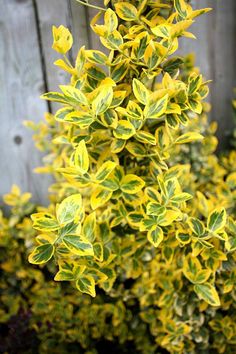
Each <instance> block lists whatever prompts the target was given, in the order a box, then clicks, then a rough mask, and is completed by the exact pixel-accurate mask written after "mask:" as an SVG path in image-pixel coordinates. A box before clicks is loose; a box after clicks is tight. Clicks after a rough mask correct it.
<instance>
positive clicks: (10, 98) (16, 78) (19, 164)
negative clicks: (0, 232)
mask: <svg viewBox="0 0 236 354" xmlns="http://www.w3.org/2000/svg"><path fill="white" fill-rule="evenodd" d="M0 9H1V11H0V63H1V64H0V83H1V95H0V117H1V129H0V141H1V158H0V171H1V182H0V195H1V196H2V195H3V194H4V193H6V192H8V191H9V190H10V188H11V186H12V184H13V183H16V184H18V185H19V186H20V187H21V188H22V190H23V191H30V192H32V193H33V196H34V200H37V201H38V202H44V203H45V201H46V195H47V185H48V180H47V177H46V178H45V177H44V176H39V175H36V174H34V173H33V172H32V170H33V168H34V167H36V166H39V165H40V154H39V153H38V152H37V151H36V150H35V148H34V143H33V141H32V138H31V132H30V131H28V130H27V129H26V128H25V127H24V126H23V125H22V122H23V120H24V119H31V120H34V121H39V120H40V119H41V118H42V116H43V113H44V111H46V110H47V105H46V103H45V102H42V101H40V100H39V95H40V94H41V93H42V92H43V91H44V82H43V75H42V69H41V62H40V53H39V47H38V37H37V30H36V23H35V14H34V7H33V2H32V0H25V1H16V0H0Z"/></svg>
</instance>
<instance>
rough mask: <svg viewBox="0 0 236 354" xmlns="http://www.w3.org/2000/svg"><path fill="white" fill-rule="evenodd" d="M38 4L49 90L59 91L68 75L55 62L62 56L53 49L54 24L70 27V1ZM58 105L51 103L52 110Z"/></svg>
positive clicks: (52, 0)
mask: <svg viewBox="0 0 236 354" xmlns="http://www.w3.org/2000/svg"><path fill="white" fill-rule="evenodd" d="M36 6H37V12H38V20H39V31H40V37H41V45H42V55H43V58H44V63H45V74H46V78H45V79H46V86H47V90H48V91H58V85H63V84H65V83H66V82H67V81H68V75H67V73H66V72H65V71H63V70H62V69H60V68H59V67H56V66H55V65H54V64H53V63H54V61H55V60H57V59H60V58H61V56H60V54H59V53H57V52H55V51H54V50H53V49H52V43H53V39H52V26H53V25H55V26H57V27H58V26H60V25H64V26H65V27H69V24H70V11H69V6H68V2H67V1H66V0H49V1H48V0H36ZM57 107H58V104H56V103H55V104H54V103H51V108H52V112H55V111H56V109H57Z"/></svg>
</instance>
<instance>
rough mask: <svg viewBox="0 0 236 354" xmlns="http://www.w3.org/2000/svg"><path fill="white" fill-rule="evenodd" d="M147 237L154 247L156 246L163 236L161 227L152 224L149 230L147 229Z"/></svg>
mask: <svg viewBox="0 0 236 354" xmlns="http://www.w3.org/2000/svg"><path fill="white" fill-rule="evenodd" d="M147 238H148V241H149V242H151V244H152V245H153V246H154V247H158V246H159V245H160V243H161V242H162V241H163V238H164V235H163V231H162V228H161V227H160V226H157V225H154V226H153V227H152V228H151V230H149V231H148V233H147Z"/></svg>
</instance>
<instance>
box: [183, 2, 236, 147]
mask: <svg viewBox="0 0 236 354" xmlns="http://www.w3.org/2000/svg"><path fill="white" fill-rule="evenodd" d="M191 3H192V5H193V7H194V8H200V7H211V8H213V11H212V12H211V13H208V14H206V15H203V16H201V17H200V18H198V19H196V23H195V24H194V25H193V27H192V29H193V30H192V32H193V33H194V34H195V35H196V36H197V41H194V40H191V39H182V40H181V46H180V52H181V53H189V52H194V53H195V56H196V64H197V66H199V67H200V69H201V72H202V73H203V74H204V76H205V78H206V79H211V80H213V82H212V83H211V84H210V92H211V93H210V95H209V97H208V101H209V102H210V103H211V104H212V112H211V114H210V118H211V119H212V120H216V121H217V122H218V126H219V128H218V133H217V134H218V136H219V138H220V140H221V144H220V145H221V146H223V145H225V143H226V140H227V138H226V137H225V136H226V133H227V132H229V131H230V130H231V129H232V127H233V119H232V113H231V112H232V110H231V99H232V96H233V88H234V87H235V86H236V70H235V57H236V17H235V14H236V1H235V0H227V1H220V0H202V1H198V0H193V1H192V2H191Z"/></svg>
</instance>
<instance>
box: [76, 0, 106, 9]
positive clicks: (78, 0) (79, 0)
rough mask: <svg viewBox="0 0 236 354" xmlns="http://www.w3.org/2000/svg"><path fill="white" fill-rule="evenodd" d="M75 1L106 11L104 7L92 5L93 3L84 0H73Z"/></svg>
mask: <svg viewBox="0 0 236 354" xmlns="http://www.w3.org/2000/svg"><path fill="white" fill-rule="evenodd" d="M75 1H77V2H79V3H80V4H82V5H85V6H88V7H91V8H92V9H96V10H99V11H106V9H105V8H103V7H100V6H96V5H93V4H89V3H88V2H84V1H82V0H75Z"/></svg>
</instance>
